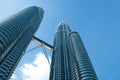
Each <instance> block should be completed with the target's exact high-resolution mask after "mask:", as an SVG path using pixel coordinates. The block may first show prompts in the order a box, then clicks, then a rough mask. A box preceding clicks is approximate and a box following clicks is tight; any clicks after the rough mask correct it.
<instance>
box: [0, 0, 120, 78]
mask: <svg viewBox="0 0 120 80" xmlns="http://www.w3.org/2000/svg"><path fill="white" fill-rule="evenodd" d="M32 5H36V6H40V7H42V8H43V9H44V12H45V14H44V18H43V22H42V23H41V25H40V28H39V29H38V31H37V32H36V35H35V36H37V37H38V38H40V39H42V40H44V41H46V42H48V43H49V44H51V45H52V44H53V40H54V33H55V29H56V27H57V25H58V23H59V22H60V21H65V22H66V23H67V24H68V25H69V26H70V28H71V29H72V30H75V31H77V32H78V33H79V34H80V36H81V38H82V40H83V42H84V45H85V47H86V50H87V52H88V54H89V56H90V59H91V61H92V64H93V66H94V69H95V71H96V74H97V76H98V78H99V80H120V71H119V70H120V69H119V68H120V59H119V57H120V46H119V45H120V35H119V34H120V1H119V0H1V1H0V21H1V20H3V19H4V18H6V17H8V16H10V15H12V14H14V13H16V12H18V11H20V10H22V9H24V8H26V7H29V6H32ZM35 46H37V44H35V43H33V42H31V44H30V46H29V47H28V49H31V48H32V47H35ZM40 52H42V49H41V48H38V49H36V50H34V51H32V52H30V53H26V54H25V55H24V56H23V58H22V60H21V61H20V63H19V65H18V67H17V69H16V71H15V75H16V77H17V78H19V79H14V80H22V79H23V78H21V77H22V73H21V72H20V70H19V69H20V68H21V67H22V66H23V65H24V64H28V63H32V62H33V61H35V59H36V55H37V54H38V53H40ZM47 52H48V54H49V55H50V56H51V53H50V51H47ZM26 80H27V79H26Z"/></svg>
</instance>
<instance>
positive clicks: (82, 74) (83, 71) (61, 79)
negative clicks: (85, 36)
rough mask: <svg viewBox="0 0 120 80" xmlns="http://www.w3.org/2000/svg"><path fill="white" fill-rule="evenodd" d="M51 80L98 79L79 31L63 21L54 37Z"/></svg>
mask: <svg viewBox="0 0 120 80" xmlns="http://www.w3.org/2000/svg"><path fill="white" fill-rule="evenodd" d="M49 79H50V80H97V77H96V74H95V72H94V69H93V67H92V64H91V62H90V59H89V57H88V55H87V52H86V50H85V48H84V45H83V43H82V41H81V39H80V37H79V34H78V33H77V32H71V30H70V29H69V27H68V25H67V24H65V23H64V22H61V23H60V24H59V25H58V27H57V30H56V34H55V38H54V50H53V55H52V63H51V71H50V78H49Z"/></svg>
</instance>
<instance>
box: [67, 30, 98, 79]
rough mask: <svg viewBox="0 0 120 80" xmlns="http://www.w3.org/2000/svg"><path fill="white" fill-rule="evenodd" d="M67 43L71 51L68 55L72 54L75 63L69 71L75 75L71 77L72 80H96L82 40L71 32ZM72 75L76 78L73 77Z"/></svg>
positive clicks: (75, 33)
mask: <svg viewBox="0 0 120 80" xmlns="http://www.w3.org/2000/svg"><path fill="white" fill-rule="evenodd" d="M69 41H70V51H71V52H70V54H72V57H74V58H73V59H74V62H75V65H74V68H72V69H73V70H72V69H71V70H72V71H73V73H76V74H72V75H71V76H72V77H71V78H72V80H73V79H74V78H76V79H78V80H97V77H96V74H95V72H94V69H93V67H92V64H91V62H90V59H89V57H88V55H87V52H86V50H85V48H84V45H83V43H82V40H81V39H80V37H79V34H78V33H77V32H71V33H70V34H69ZM71 66H72V65H71ZM75 67H76V68H75ZM74 75H76V76H77V77H74Z"/></svg>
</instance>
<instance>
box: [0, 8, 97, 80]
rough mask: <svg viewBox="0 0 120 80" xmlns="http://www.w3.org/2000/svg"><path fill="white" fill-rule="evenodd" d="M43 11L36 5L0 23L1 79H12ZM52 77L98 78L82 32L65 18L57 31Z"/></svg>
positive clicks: (66, 79) (61, 79)
mask: <svg viewBox="0 0 120 80" xmlns="http://www.w3.org/2000/svg"><path fill="white" fill-rule="evenodd" d="M43 14H44V11H43V9H42V8H39V7H35V6H32V7H29V8H27V9H24V10H22V11H20V12H18V13H16V14H15V15H12V16H11V17H9V18H7V19H6V20H4V21H2V22H1V23H0V80H9V79H10V76H11V75H12V73H13V72H14V70H15V68H16V66H17V65H18V63H19V61H20V59H21V57H22V56H23V55H24V53H25V50H26V48H27V47H28V45H29V43H30V41H31V40H32V39H34V40H35V39H36V38H34V37H33V36H34V34H35V32H36V31H37V29H38V28H39V25H40V23H41V21H42V19H43ZM36 40H37V39H36ZM44 45H45V46H47V47H50V45H49V44H47V43H45V44H44ZM51 49H52V48H51ZM49 80H98V79H97V76H96V74H95V71H94V69H93V66H92V64H91V62H90V59H89V56H88V55H87V52H86V50H85V47H84V45H83V43H82V40H81V39H80V36H79V34H78V33H77V32H75V31H71V30H70V28H69V27H68V25H67V24H66V23H64V22H61V23H60V24H59V25H58V27H57V31H56V33H55V37H54V46H53V49H52V61H51V67H50V76H49Z"/></svg>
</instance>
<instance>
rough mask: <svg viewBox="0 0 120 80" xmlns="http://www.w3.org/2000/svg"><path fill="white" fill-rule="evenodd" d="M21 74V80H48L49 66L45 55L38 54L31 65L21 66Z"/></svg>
mask: <svg viewBox="0 0 120 80" xmlns="http://www.w3.org/2000/svg"><path fill="white" fill-rule="evenodd" d="M49 60H50V57H49ZM50 61H51V60H50ZM21 72H22V74H23V80H49V72H50V65H49V64H48V62H47V59H46V57H45V55H44V54H43V53H39V54H37V57H36V59H35V60H34V61H33V62H32V63H28V64H24V65H23V67H22V68H21Z"/></svg>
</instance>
